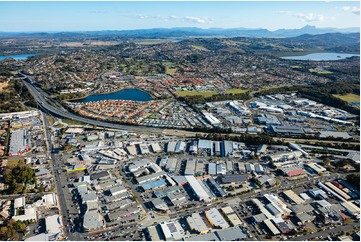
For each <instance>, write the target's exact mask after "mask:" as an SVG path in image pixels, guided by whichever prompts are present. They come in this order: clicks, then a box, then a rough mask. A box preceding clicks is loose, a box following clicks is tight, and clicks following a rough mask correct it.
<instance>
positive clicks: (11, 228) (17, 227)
mask: <svg viewBox="0 0 361 242" xmlns="http://www.w3.org/2000/svg"><path fill="white" fill-rule="evenodd" d="M34 222H35V221H31V220H26V221H15V220H14V219H10V220H9V221H8V222H7V224H6V225H2V226H1V227H0V239H1V240H2V241H6V240H9V239H10V240H14V241H15V240H19V232H20V233H23V234H26V227H27V226H28V225H29V224H32V223H34Z"/></svg>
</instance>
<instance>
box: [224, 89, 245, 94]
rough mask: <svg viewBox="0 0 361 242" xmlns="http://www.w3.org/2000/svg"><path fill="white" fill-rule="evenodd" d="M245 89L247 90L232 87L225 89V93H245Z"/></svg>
mask: <svg viewBox="0 0 361 242" xmlns="http://www.w3.org/2000/svg"><path fill="white" fill-rule="evenodd" d="M247 91H248V90H245V89H239V88H233V89H228V90H226V93H232V94H237V93H245V92H247Z"/></svg>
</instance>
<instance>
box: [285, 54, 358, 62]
mask: <svg viewBox="0 0 361 242" xmlns="http://www.w3.org/2000/svg"><path fill="white" fill-rule="evenodd" d="M352 56H360V55H358V54H341V53H313V54H308V55H301V56H286V57H281V59H286V60H310V61H332V60H342V59H346V58H347V57H352Z"/></svg>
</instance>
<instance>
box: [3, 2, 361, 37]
mask: <svg viewBox="0 0 361 242" xmlns="http://www.w3.org/2000/svg"><path fill="white" fill-rule="evenodd" d="M359 22H360V4H359V2H357V1H340V2H333V1H331V2H313V1H306V2H295V1H281V2H273V1H267V2H259V1H252V2H245V1H241V2H204V1H203V2H189V1H188V2H1V1H0V31H7V32H8V31H9V32H13V31H76V30H78V31H79V30H84V31H86V30H124V29H148V28H171V27H200V28H214V27H216V28H239V27H244V28H267V29H269V30H275V29H280V28H287V29H290V28H301V27H303V26H305V25H307V24H309V25H314V26H316V27H337V28H344V27H359V26H360V25H359Z"/></svg>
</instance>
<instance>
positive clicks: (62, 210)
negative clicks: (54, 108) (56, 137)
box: [43, 115, 81, 241]
mask: <svg viewBox="0 0 361 242" xmlns="http://www.w3.org/2000/svg"><path fill="white" fill-rule="evenodd" d="M43 120H44V127H45V136H46V143H47V146H48V155H49V156H50V158H51V169H52V172H53V174H54V178H55V189H56V191H57V192H56V194H57V196H58V205H59V214H60V216H61V219H62V224H63V227H64V229H63V230H64V235H65V237H67V238H68V239H69V240H72V241H73V240H77V241H79V240H81V236H80V234H79V233H78V232H75V233H69V231H68V230H69V227H70V226H69V225H70V224H73V222H71V220H72V219H71V215H70V211H69V210H68V209H69V205H68V206H67V201H69V199H70V202H71V195H69V194H64V192H65V193H69V190H68V189H67V187H65V189H63V186H64V184H66V183H65V182H64V177H63V178H62V177H60V174H62V173H61V171H62V170H63V168H62V159H61V157H60V156H59V155H55V154H54V153H53V152H52V151H53V144H52V143H51V135H50V133H49V129H48V127H50V125H49V120H48V117H47V116H46V115H43ZM56 156H57V157H56ZM62 180H63V182H62ZM65 195H67V199H66V196H65ZM68 211H69V212H68Z"/></svg>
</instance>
